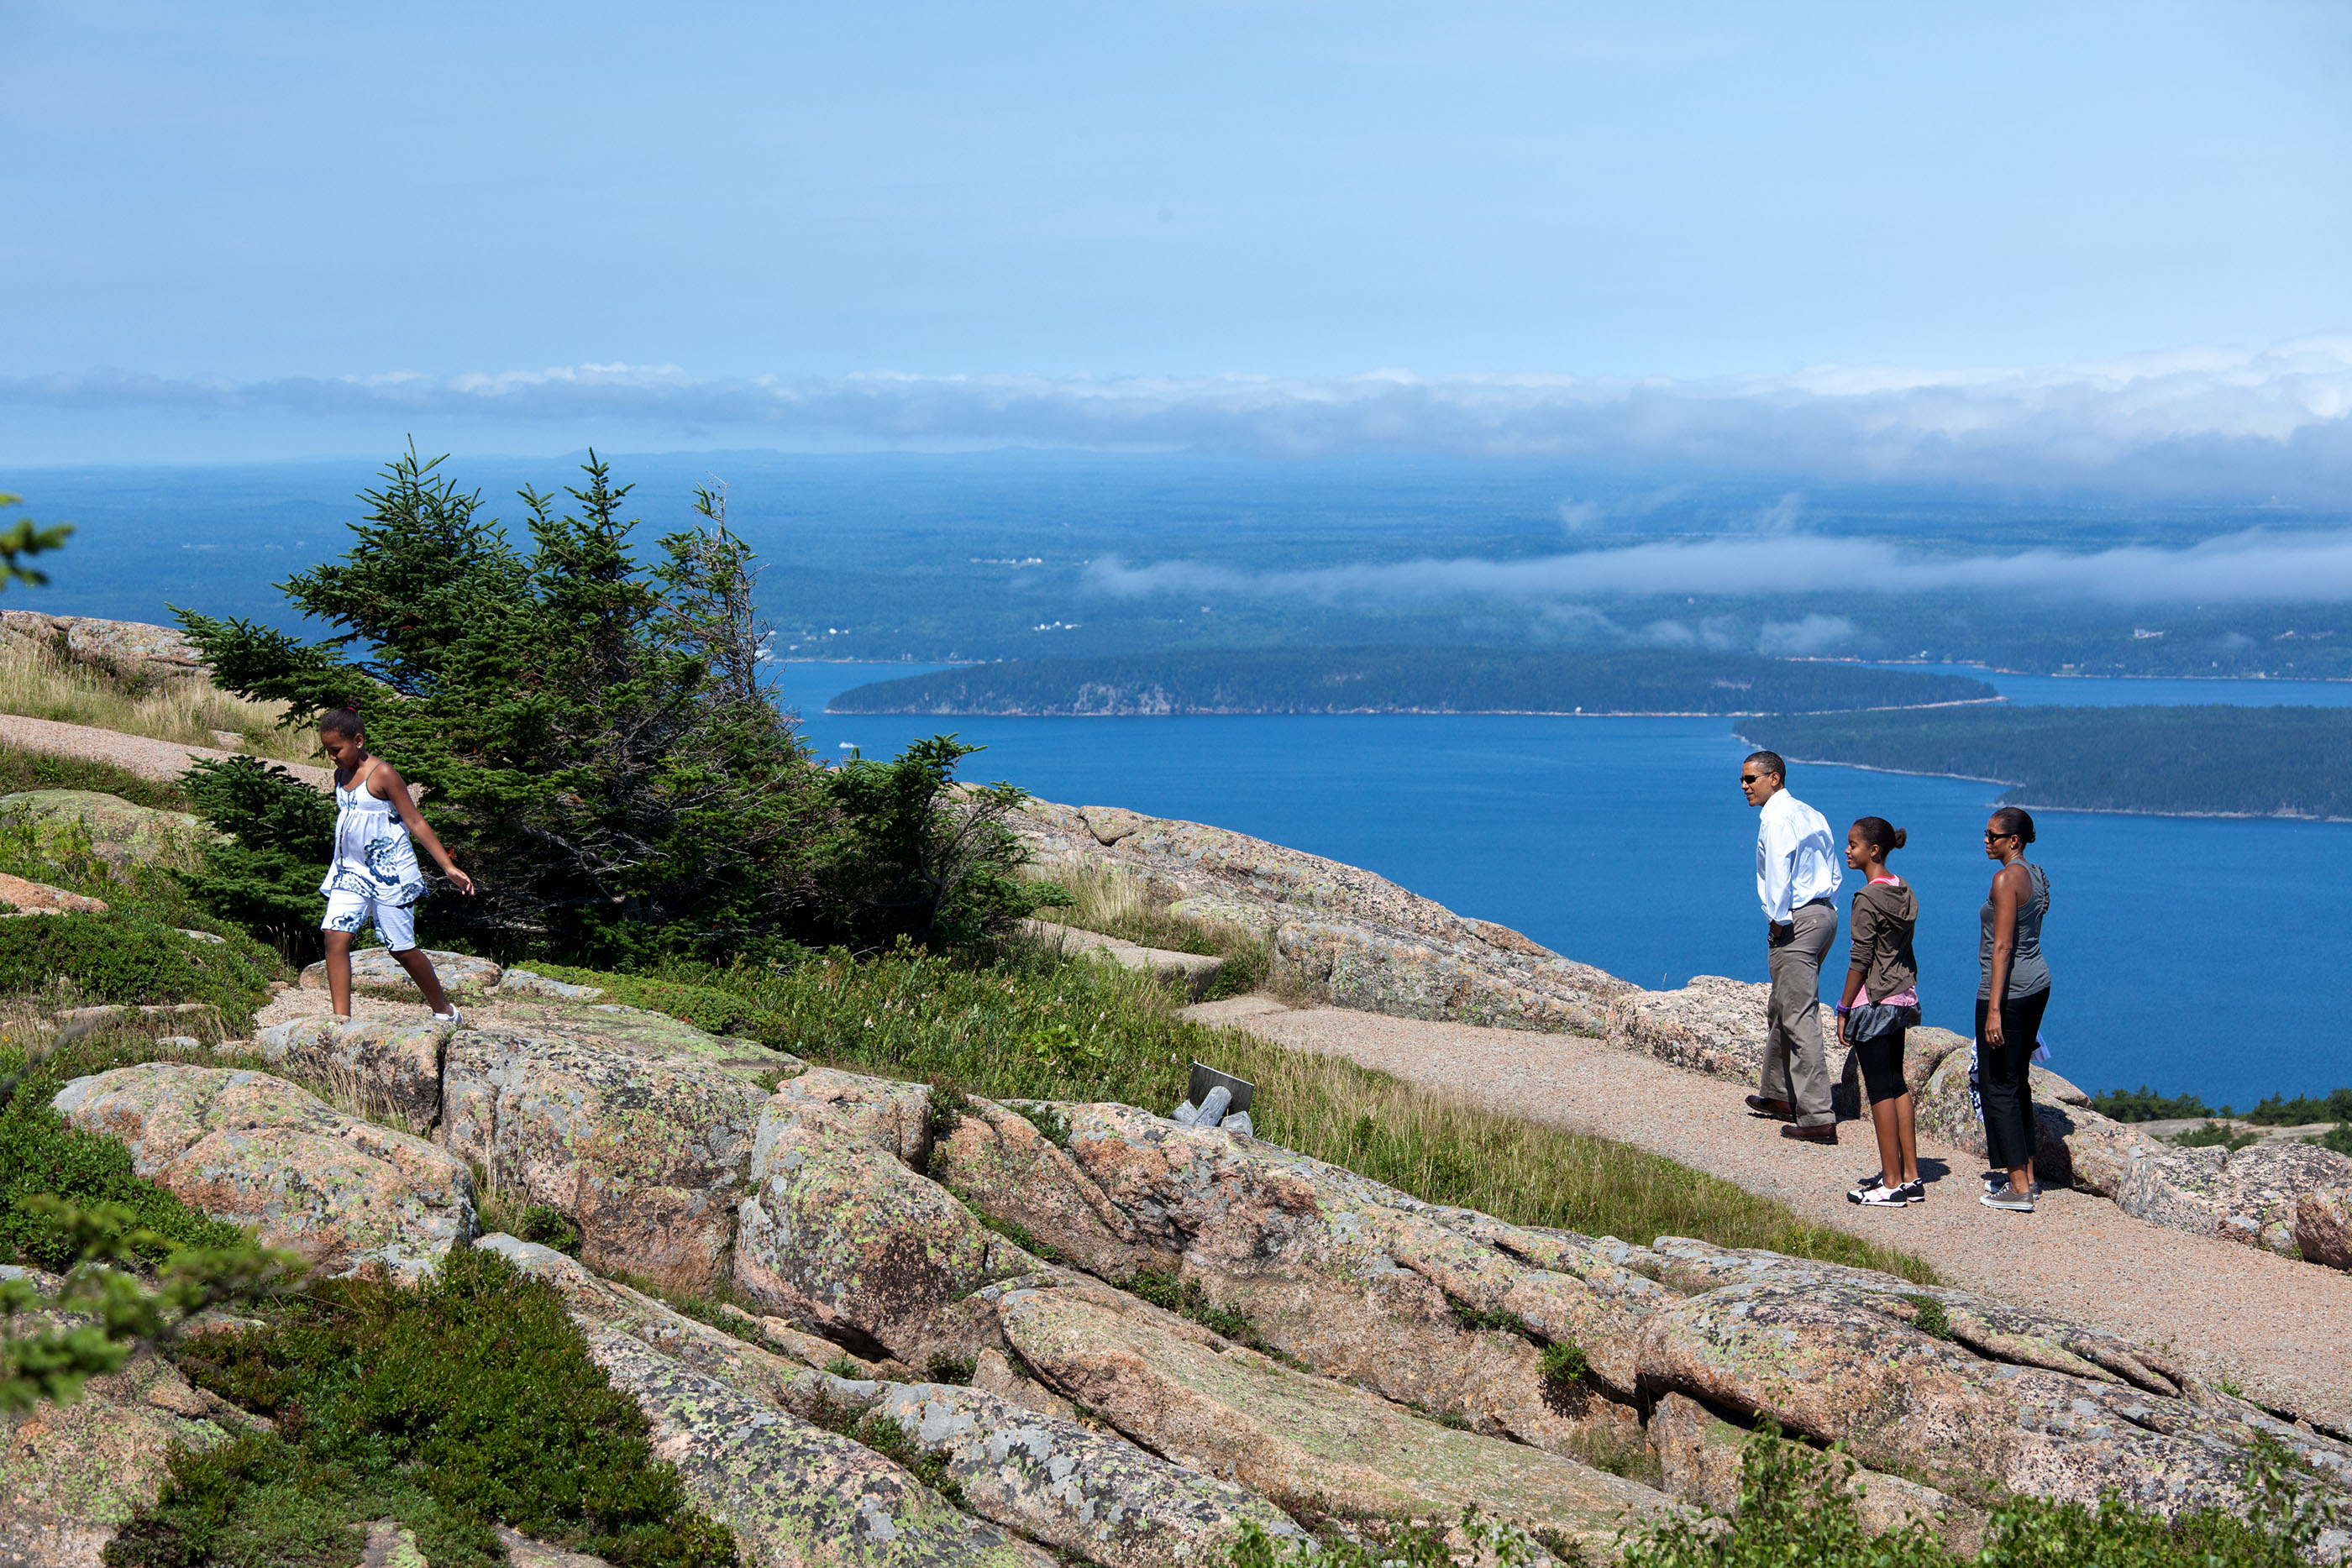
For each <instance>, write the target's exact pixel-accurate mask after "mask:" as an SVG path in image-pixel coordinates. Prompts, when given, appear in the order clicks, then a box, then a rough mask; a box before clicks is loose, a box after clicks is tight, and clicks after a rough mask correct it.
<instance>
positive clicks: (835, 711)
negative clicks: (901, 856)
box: [824, 697, 2009, 719]
mask: <svg viewBox="0 0 2352 1568" xmlns="http://www.w3.org/2000/svg"><path fill="white" fill-rule="evenodd" d="M2008 700H2009V699H2008V698H2007V697H1960V698H1958V699H1956V700H1954V701H1951V702H1940V703H1887V704H1883V705H1881V706H1877V707H1866V708H1843V707H1841V708H1796V709H1780V708H1772V709H1766V708H1752V709H1739V710H1734V709H1730V708H1713V709H1687V710H1684V709H1663V708H1605V709H1595V710H1593V711H1591V712H1587V711H1585V710H1584V709H1582V708H1520V707H1315V708H1292V707H1188V708H1186V709H1184V710H1183V711H1182V712H1181V713H1178V712H1171V711H1166V710H1148V709H1144V708H1118V709H1108V710H1095V711H1091V712H1087V713H1069V712H1066V711H1055V710H1052V709H1047V708H1013V707H990V708H962V707H959V708H879V707H868V708H858V707H834V706H831V705H830V704H828V705H827V706H826V707H825V710H824V711H825V712H826V713H827V714H829V715H833V716H838V717H842V718H1381V717H1396V716H1421V717H1424V718H1722V719H1740V718H1766V717H1770V716H1776V715H1780V714H1784V713H1794V714H1796V715H1799V716H1812V715H1817V714H1833V713H1834V714H1846V713H1918V712H1922V711H1924V710H1926V709H1927V708H1939V707H1981V706H1987V705H1992V704H2000V703H2005V702H2007V701H2008Z"/></svg>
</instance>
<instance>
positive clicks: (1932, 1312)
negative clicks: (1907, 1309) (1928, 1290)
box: [1903, 1295, 1952, 1339]
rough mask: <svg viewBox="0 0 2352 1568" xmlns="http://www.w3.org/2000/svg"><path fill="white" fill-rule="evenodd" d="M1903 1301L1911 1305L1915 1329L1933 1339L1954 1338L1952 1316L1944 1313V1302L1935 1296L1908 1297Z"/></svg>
mask: <svg viewBox="0 0 2352 1568" xmlns="http://www.w3.org/2000/svg"><path fill="white" fill-rule="evenodd" d="M1903 1299H1904V1300H1905V1301H1908V1302H1910V1303H1911V1306H1912V1309H1913V1312H1912V1317H1911V1326H1912V1327H1913V1328H1915V1329H1917V1330H1918V1331H1919V1332H1920V1333H1923V1334H1926V1335H1927V1336H1928V1337H1930V1338H1932V1339H1949V1338H1951V1337H1952V1320H1951V1316H1950V1314H1949V1313H1948V1312H1945V1311H1944V1303H1943V1302H1941V1301H1937V1299H1936V1298H1935V1297H1933V1296H1913V1295H1906V1296H1905V1297H1904V1298H1903Z"/></svg>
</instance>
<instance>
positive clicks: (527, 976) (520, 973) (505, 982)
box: [498, 969, 604, 1002]
mask: <svg viewBox="0 0 2352 1568" xmlns="http://www.w3.org/2000/svg"><path fill="white" fill-rule="evenodd" d="M498 988H499V990H501V991H508V992H513V993H517V994H520V995H528V996H534V997H553V998H556V999H557V1000H559V1001H567V1002H601V1001H603V1000H604V988H603V987H602V986H574V985H570V984H567V983H566V982H564V981H562V980H551V979H549V978H548V977H546V976H545V975H540V974H534V973H532V972H531V971H530V970H529V969H509V970H507V971H506V972H505V973H504V974H502V975H500V976H499V985H498Z"/></svg>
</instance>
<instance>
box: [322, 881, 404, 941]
mask: <svg viewBox="0 0 2352 1568" xmlns="http://www.w3.org/2000/svg"><path fill="white" fill-rule="evenodd" d="M370 920H373V921H374V922H375V934H376V935H377V936H381V937H383V945H384V946H386V947H388V948H390V949H391V950H392V951H393V952H394V953H405V952H406V951H408V950H409V949H410V948H411V947H414V946H416V906H415V904H387V903H385V902H384V901H383V899H380V898H370V897H369V896H368V895H367V894H363V893H346V892H343V891H342V890H341V889H340V888H338V889H337V890H336V891H334V892H333V893H331V894H327V917H326V918H325V919H324V920H321V921H320V922H319V929H320V930H321V931H348V932H350V933H351V934H352V936H358V935H359V934H360V927H361V926H362V925H366V924H367V923H368V922H369V921H370Z"/></svg>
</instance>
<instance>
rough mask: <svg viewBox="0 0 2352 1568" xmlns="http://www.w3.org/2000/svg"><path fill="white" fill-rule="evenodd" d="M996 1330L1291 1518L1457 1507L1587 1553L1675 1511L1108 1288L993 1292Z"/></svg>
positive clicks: (1164, 1446)
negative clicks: (1300, 1368) (1557, 1538)
mask: <svg viewBox="0 0 2352 1568" xmlns="http://www.w3.org/2000/svg"><path fill="white" fill-rule="evenodd" d="M990 1293H991V1294H992V1295H994V1296H995V1298H996V1300H995V1305H996V1310H997V1313H998V1316H999V1319H1000V1321H1001V1322H1003V1328H1004V1333H1005V1337H1006V1338H1007V1339H1008V1340H1009V1341H1011V1342H1012V1343H1013V1345H1014V1347H1015V1348H1017V1349H1018V1351H1019V1352H1020V1355H1021V1359H1022V1361H1023V1362H1024V1363H1025V1364H1027V1365H1028V1366H1029V1367H1030V1368H1031V1369H1033V1370H1034V1372H1036V1374H1037V1375H1038V1376H1039V1377H1041V1378H1042V1379H1044V1380H1045V1382H1046V1383H1047V1385H1050V1386H1051V1387H1053V1388H1054V1389H1055V1391H1056V1392H1057V1393H1060V1394H1062V1395H1064V1396H1066V1397H1068V1398H1071V1399H1074V1400H1076V1401H1077V1402H1078V1403H1080V1404H1082V1405H1084V1406H1087V1407H1088V1408H1089V1409H1091V1410H1094V1411H1096V1412H1097V1413H1098V1414H1099V1415H1100V1416H1102V1417H1103V1418H1104V1419H1106V1420H1108V1421H1109V1422H1110V1423H1111V1424H1112V1425H1113V1426H1115V1427H1118V1429H1119V1430H1120V1431H1121V1432H1123V1433H1126V1434H1129V1436H1132V1437H1135V1438H1137V1439H1138V1440H1139V1441H1140V1442H1142V1443H1143V1444H1145V1445H1147V1446H1148V1447H1150V1448H1152V1449H1153V1450H1154V1451H1155V1452H1158V1453H1160V1454H1162V1455H1165V1456H1167V1457H1168V1458H1171V1459H1174V1460H1177V1461H1179V1462H1181V1463H1182V1464H1184V1465H1187V1466H1190V1467H1191V1468H1192V1469H1198V1470H1203V1471H1206V1472H1207V1473H1209V1474H1211V1475H1214V1476H1218V1477H1222V1478H1223V1479H1227V1480H1231V1481H1234V1482H1236V1483H1238V1484H1239V1485H1241V1486H1244V1487H1246V1488H1248V1489H1249V1490H1252V1491H1254V1492H1257V1493H1259V1494H1261V1495H1262V1496H1265V1497H1266V1498H1268V1499H1271V1500H1273V1501H1274V1502H1276V1504H1278V1505H1280V1506H1282V1507H1283V1508H1285V1509H1287V1510H1289V1511H1293V1512H1297V1511H1307V1512H1309V1513H1314V1514H1327V1513H1328V1514H1339V1515H1342V1516H1345V1515H1349V1514H1355V1515H1373V1516H1380V1517H1385V1518H1392V1519H1393V1518H1402V1517H1420V1518H1427V1517H1430V1516H1431V1515H1433V1514H1434V1515H1441V1516H1451V1515H1454V1514H1456V1513H1458V1512H1459V1511H1461V1509H1462V1508H1463V1507H1464V1506H1465V1505H1468V1504H1475V1505H1476V1506H1477V1508H1478V1509H1479V1510H1480V1511H1481V1512H1483V1513H1485V1514H1486V1515H1487V1516H1489V1517H1493V1518H1498V1519H1501V1520H1504V1521H1507V1522H1510V1523H1513V1524H1516V1525H1517V1526H1519V1527H1520V1528H1521V1529H1523V1530H1527V1531H1538V1530H1549V1531H1558V1532H1559V1533H1560V1534H1562V1535H1565V1536H1567V1537H1569V1538H1570V1539H1572V1540H1575V1541H1577V1542H1580V1543H1581V1544H1583V1545H1585V1546H1586V1547H1587V1548H1589V1549H1591V1550H1595V1551H1599V1550H1603V1549H1605V1548H1606V1547H1607V1546H1608V1544H1609V1543H1610V1542H1612V1541H1613V1540H1614V1538H1615V1536H1616V1534H1617V1532H1618V1531H1620V1530H1621V1529H1623V1528H1625V1527H1626V1526H1628V1525H1631V1524H1633V1523H1635V1522H1638V1521H1641V1520H1643V1519H1645V1518H1652V1517H1655V1516H1657V1515H1659V1514H1660V1513H1662V1512H1664V1511H1666V1510H1668V1509H1669V1508H1670V1507H1671V1506H1672V1505H1671V1504H1670V1503H1669V1502H1668V1501H1667V1500H1666V1499H1665V1498H1664V1496H1662V1495H1661V1494H1659V1493H1657V1492H1654V1491H1653V1490H1650V1489H1649V1488H1647V1487H1643V1486H1641V1485H1638V1484H1636V1483H1634V1482H1632V1481H1628V1480H1623V1479H1620V1478H1618V1477H1616V1476H1612V1475H1609V1474H1607V1473H1605V1472H1603V1471H1601V1470H1596V1469H1591V1467H1589V1466H1586V1465H1582V1464H1580V1463H1578V1462H1576V1461H1575V1460H1573V1459H1569V1458H1561V1457H1559V1456H1558V1455H1555V1454H1549V1453H1546V1452H1544V1451H1543V1450H1541V1449H1538V1448H1528V1447H1526V1446H1525V1445H1522V1444H1518V1443H1512V1442H1507V1441H1504V1440H1502V1439H1499V1438H1495V1437H1480V1436H1478V1435H1476V1434H1475V1433H1471V1432H1465V1431H1457V1430H1454V1429H1452V1428H1449V1427H1443V1426H1440V1425H1438V1424H1437V1423H1436V1422H1434V1421H1427V1420H1423V1419H1420V1418H1419V1417H1416V1416H1412V1415H1409V1414H1408V1413H1406V1412H1405V1411H1404V1410H1402V1409H1401V1408H1399V1407H1398V1406H1395V1405H1392V1404H1390V1403H1389V1402H1387V1401H1386V1400H1383V1399H1381V1398H1378V1397H1376V1396H1373V1395H1371V1394H1369V1393H1367V1392H1365V1391H1363V1390H1361V1389H1359V1388H1354V1387H1350V1386H1349V1385H1346V1384H1342V1383H1338V1382H1335V1381H1333V1380H1331V1379H1329V1378H1326V1377H1318V1376H1316V1375H1312V1374H1309V1373H1303V1372H1295V1371H1292V1370H1291V1369H1290V1368H1288V1367H1286V1366H1284V1365H1283V1364H1280V1363H1279V1362H1276V1361H1274V1360H1272V1359H1271V1358H1269V1357H1267V1356H1265V1355H1261V1354H1258V1353H1257V1352H1255V1351H1253V1350H1248V1349H1244V1348H1243V1347H1242V1346H1239V1345H1235V1344H1233V1343H1228V1342H1226V1341H1224V1340H1222V1339H1220V1338H1218V1337H1217V1336H1216V1335H1214V1334H1213V1333H1209V1332H1208V1331H1207V1330H1205V1329H1202V1328H1199V1327H1197V1326H1195V1325H1193V1324H1192V1323H1189V1322H1185V1321H1184V1320H1182V1319H1181V1318H1178V1317H1176V1316H1174V1315H1173V1314H1172V1313H1168V1312H1160V1311H1158V1310H1156V1309H1154V1308H1151V1307H1148V1306H1146V1305H1144V1304H1143V1303H1142V1302H1140V1301H1134V1300H1133V1299H1132V1298H1120V1297H1117V1296H1112V1295H1109V1294H1108V1293H1107V1292H1099V1291H1076V1290H1067V1289H1034V1288H1024V1287H998V1288H992V1291H991V1292H990Z"/></svg>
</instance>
